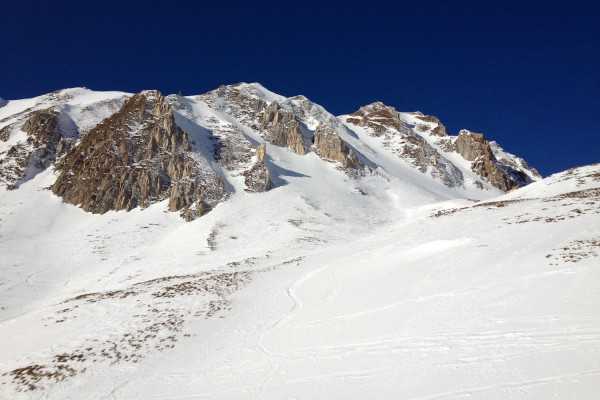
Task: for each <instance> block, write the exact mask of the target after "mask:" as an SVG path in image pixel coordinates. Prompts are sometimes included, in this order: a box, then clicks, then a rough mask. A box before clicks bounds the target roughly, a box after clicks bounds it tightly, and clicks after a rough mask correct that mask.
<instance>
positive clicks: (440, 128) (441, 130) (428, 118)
mask: <svg viewBox="0 0 600 400" xmlns="http://www.w3.org/2000/svg"><path fill="white" fill-rule="evenodd" d="M416 118H417V119H419V120H421V121H423V122H430V123H434V124H436V126H435V128H433V129H431V131H430V132H431V134H432V135H434V136H439V137H447V136H448V131H447V130H446V127H445V126H444V125H442V123H441V122H440V120H439V119H437V118H436V117H434V116H432V115H423V114H422V113H417V115H416ZM417 130H419V131H421V132H426V131H429V126H428V125H424V124H422V125H417Z"/></svg>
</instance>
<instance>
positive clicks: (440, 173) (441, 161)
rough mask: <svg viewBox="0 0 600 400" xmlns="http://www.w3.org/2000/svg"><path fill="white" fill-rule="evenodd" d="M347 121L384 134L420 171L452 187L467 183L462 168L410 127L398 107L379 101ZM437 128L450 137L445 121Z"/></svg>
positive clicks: (427, 119)
mask: <svg viewBox="0 0 600 400" xmlns="http://www.w3.org/2000/svg"><path fill="white" fill-rule="evenodd" d="M419 118H421V119H422V121H424V122H436V123H439V121H438V120H437V118H435V117H427V116H420V117H419ZM346 121H347V122H348V123H350V124H353V125H356V126H359V127H362V128H365V131H366V132H368V133H369V134H371V135H373V136H376V137H380V138H381V139H382V144H383V146H384V147H386V148H388V149H389V150H391V151H392V152H393V153H394V154H396V155H397V156H398V157H399V158H401V159H403V160H404V161H406V162H408V163H409V164H411V165H412V166H413V167H414V168H416V169H418V170H419V171H420V172H422V173H430V174H431V176H433V177H434V178H437V179H439V180H440V181H442V182H443V183H444V184H445V185H446V186H449V187H458V186H463V180H464V178H463V174H462V172H461V171H460V169H459V168H457V167H456V166H455V165H454V164H452V162H450V161H449V160H448V159H447V158H445V157H444V156H443V155H442V154H441V153H440V152H439V151H438V150H437V149H436V148H435V147H433V146H432V145H430V144H429V143H428V142H427V141H426V140H425V139H423V137H421V136H419V135H417V133H416V132H415V131H414V130H412V129H410V128H409V127H408V126H407V125H406V124H405V123H404V121H403V120H402V118H401V116H400V113H399V112H398V111H396V109H395V108H394V107H388V106H386V105H385V104H383V103H381V102H376V103H373V104H370V105H368V106H364V107H361V108H360V109H359V110H358V111H356V112H355V113H353V114H350V115H349V116H348V118H347V119H346ZM423 126H424V125H423ZM423 126H421V130H422V129H423ZM434 130H435V135H437V136H447V134H446V129H445V127H444V126H443V125H441V124H439V125H438V127H436V128H435V129H434Z"/></svg>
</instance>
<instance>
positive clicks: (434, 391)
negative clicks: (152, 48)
mask: <svg viewBox="0 0 600 400" xmlns="http://www.w3.org/2000/svg"><path fill="white" fill-rule="evenodd" d="M245 88H246V89H247V90H249V91H250V92H251V93H252V95H251V96H256V97H255V98H254V100H257V99H262V101H265V102H273V101H277V102H280V103H281V107H282V108H283V109H287V110H296V111H295V112H296V113H297V114H298V115H302V119H301V120H302V121H304V125H302V130H303V135H309V134H310V132H314V130H315V129H316V128H317V126H318V124H319V123H329V124H331V125H333V126H335V129H336V130H337V132H338V134H339V135H340V137H342V139H343V140H344V141H345V142H346V143H347V144H348V146H350V147H351V148H352V149H353V150H355V151H356V152H357V154H359V157H360V161H361V163H363V164H362V165H365V166H367V168H365V169H363V170H362V171H360V173H359V172H353V173H349V172H348V170H345V169H343V168H340V166H339V165H338V164H337V163H335V162H328V161H325V160H323V159H322V158H321V157H320V156H319V155H318V154H316V152H312V151H311V152H308V153H307V154H304V155H299V154H296V153H294V152H292V151H290V149H288V148H286V147H281V146H275V145H269V146H268V147H267V156H266V162H265V163H266V165H267V167H268V168H269V170H270V171H271V177H272V180H273V183H274V188H273V189H271V190H269V191H266V192H262V193H253V192H250V191H247V190H244V179H243V176H242V175H241V171H243V170H245V169H246V168H247V167H248V166H249V165H251V164H252V163H253V162H256V160H255V156H252V158H250V157H249V158H243V157H242V158H239V159H237V158H235V159H233V160H234V161H235V162H232V163H230V164H223V163H222V162H220V163H217V162H214V163H211V165H210V168H212V169H213V170H214V171H215V172H216V173H218V174H219V175H220V176H221V177H222V179H223V181H224V182H226V188H227V191H228V198H227V200H226V201H224V202H222V203H220V204H218V205H217V206H216V207H215V208H214V209H213V210H212V211H210V212H209V213H207V214H205V215H203V216H201V217H200V218H198V219H196V220H194V221H192V222H185V221H184V220H183V219H182V218H180V216H179V214H178V213H175V212H168V210H167V207H166V200H165V201H162V202H157V203H155V204H152V205H150V206H149V207H147V208H145V209H140V208H135V209H133V210H132V211H129V212H126V211H118V212H116V211H109V212H107V213H105V214H102V215H98V214H91V213H87V212H84V211H83V210H82V209H81V208H78V207H76V206H74V205H70V204H66V203H64V202H63V201H62V199H61V198H59V197H57V196H55V195H54V194H52V192H51V191H49V190H48V189H47V188H48V187H49V186H50V185H52V183H53V182H54V181H55V179H56V172H55V170H54V167H53V166H51V167H49V168H47V169H45V170H42V171H37V173H36V174H34V175H32V176H31V177H30V179H28V180H26V181H23V182H22V183H21V184H20V187H19V188H18V189H16V190H6V189H4V188H2V189H0V253H1V254H2V257H1V259H0V306H1V309H0V337H1V338H2V340H0V374H2V376H1V383H2V384H1V385H0V398H7V399H42V398H43V399H72V398H82V399H83V398H85V399H138V398H139V399H195V398H199V399H200V398H209V399H251V398H258V399H331V398H346V399H368V398H381V399H464V398H469V399H507V398H515V399H547V398H560V399H593V398H596V397H597V396H598V393H600V295H599V293H600V165H594V166H587V167H582V168H578V169H574V170H569V171H566V172H564V173H561V174H557V175H553V176H551V177H548V178H546V179H544V180H541V181H538V182H535V183H532V184H530V185H528V186H526V187H524V188H520V189H517V190H514V191H512V192H509V193H507V194H504V195H501V196H500V192H499V191H498V190H495V189H494V188H491V187H483V188H482V189H481V188H478V187H477V186H476V185H475V184H474V182H475V181H476V179H479V178H478V177H476V176H475V175H473V174H470V173H469V172H468V171H469V170H468V169H465V168H464V166H460V165H459V164H460V163H461V162H462V161H461V160H458V161H457V160H454V161H456V163H457V168H463V170H462V175H463V178H464V180H465V182H467V183H465V184H464V186H462V187H448V186H445V185H444V184H442V183H441V181H439V179H437V178H436V175H435V174H429V172H431V171H432V169H427V170H426V173H423V172H420V171H416V170H414V168H413V167H411V166H410V165H409V164H408V163H407V162H406V161H405V160H402V159H398V157H397V156H396V155H395V153H394V152H393V151H392V150H393V148H394V147H393V146H391V147H390V146H388V147H385V146H381V144H380V143H379V142H380V141H382V140H380V139H379V138H378V137H374V136H368V135H369V132H368V129H362V128H360V127H358V128H357V127H354V128H353V127H352V126H350V125H351V124H350V123H348V122H347V118H345V117H343V118H340V119H336V118H335V117H333V116H331V115H330V114H328V113H326V111H324V110H323V109H322V108H320V106H317V105H314V104H312V103H307V101H308V100H306V99H305V98H302V97H296V98H290V99H285V98H282V97H280V96H277V95H275V94H273V93H271V92H269V91H267V90H266V89H264V88H262V87H261V86H259V85H248V86H246V87H245ZM246 89H245V90H246ZM77 93H79V94H77V95H82V94H81V93H83V92H77ZM83 94H85V93H83ZM126 96H128V95H126V94H119V93H113V94H107V95H106V96H105V98H106V99H107V100H110V101H109V103H110V104H115V103H114V102H115V101H116V100H115V99H118V101H121V100H122V99H121V97H126ZM169 98H170V99H171V101H172V102H173V104H174V109H175V113H176V115H175V121H176V122H177V124H178V125H179V126H180V127H182V128H183V129H184V130H186V131H187V132H188V133H189V135H190V140H193V141H194V142H195V146H196V147H195V149H196V151H197V154H198V157H199V159H200V158H201V157H202V158H201V159H202V160H207V159H208V160H210V158H209V157H208V154H209V152H210V149H211V140H212V139H210V137H211V136H210V135H213V134H214V135H218V136H219V138H221V139H222V140H224V143H226V144H227V143H228V144H229V145H230V146H234V144H232V142H231V141H232V140H236V142H235V143H237V144H240V143H241V144H240V145H239V146H240V147H235V146H237V144H236V145H235V146H234V147H235V148H234V150H235V151H239V152H241V151H242V150H243V151H246V150H250V149H252V148H253V147H254V146H256V145H257V144H258V143H262V142H263V141H264V140H265V138H264V137H263V136H262V134H261V132H260V131H259V130H257V129H254V128H253V123H254V122H253V120H251V115H249V114H246V113H245V112H244V109H240V108H236V107H238V104H236V103H231V102H230V101H229V100H227V98H226V96H225V95H222V94H219V93H209V94H205V95H201V96H190V97H185V98H177V96H169ZM250 100H252V98H251V97H250ZM94 101H95V100H94ZM94 104H96V103H94ZM103 104H108V103H103ZM11 106H15V105H14V103H13V104H12V105H11V102H9V103H8V105H7V106H5V107H11ZM5 107H3V109H4V108H5ZM97 107H98V106H94V109H97ZM294 107H295V108H294ZM98 109H99V110H104V108H98ZM403 118H404V119H405V120H409V119H410V118H412V116H411V115H404V117H403ZM73 121H74V123H75V125H77V126H79V125H80V124H81V122H79V120H78V119H77V118H73ZM409 122H410V121H409ZM348 126H350V128H348ZM15 129H16V130H15V132H13V133H12V134H11V135H21V136H22V135H23V133H22V132H20V131H18V129H17V128H15ZM79 134H81V135H85V131H83V130H81V129H80V130H79ZM11 137H13V136H11ZM14 137H17V136H14ZM422 137H423V140H425V141H428V143H431V146H432V147H433V148H436V146H438V147H439V148H440V149H441V148H442V145H441V144H440V143H441V142H439V141H438V140H437V139H436V138H435V137H433V136H430V135H429V133H427V132H426V131H425V132H423V135H422ZM15 140H17V139H15ZM227 140H229V142H228V141H227ZM244 141H245V142H244ZM392 145H394V144H393V143H392ZM401 145H402V143H401V142H400V141H399V142H398V148H400V147H399V146H401ZM240 149H241V150H240ZM390 149H392V150H390ZM493 150H494V151H496V153H497V154H498V158H500V155H501V153H500V152H501V151H502V150H501V149H500V148H499V147H498V148H494V149H493ZM440 151H441V150H440ZM233 154H238V153H236V152H234V153H233ZM239 154H241V153H239ZM440 154H443V157H445V159H450V158H452V157H455V156H454V155H452V154H450V155H448V154H449V153H448V154H446V153H440ZM509 156H510V155H506V156H504V157H506V158H508V157H509ZM510 157H512V156H510ZM440 160H441V158H440ZM515 160H516V159H515ZM450 161H452V160H450ZM203 162H204V161H203ZM511 162H518V160H517V161H513V159H511ZM472 198H477V199H479V201H475V200H470V199H472ZM482 199H483V200H482Z"/></svg>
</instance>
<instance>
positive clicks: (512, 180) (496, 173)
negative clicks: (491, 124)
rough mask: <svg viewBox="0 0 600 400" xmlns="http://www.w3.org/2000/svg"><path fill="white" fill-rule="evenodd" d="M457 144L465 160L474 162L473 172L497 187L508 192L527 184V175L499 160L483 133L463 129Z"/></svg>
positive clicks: (457, 149)
mask: <svg viewBox="0 0 600 400" xmlns="http://www.w3.org/2000/svg"><path fill="white" fill-rule="evenodd" d="M455 146H456V151H457V152H458V153H459V154H460V155H461V156H462V157H463V158H464V159H465V160H467V161H472V162H473V163H472V165H471V169H472V170H473V172H475V173H476V174H477V175H479V176H481V177H483V178H485V179H486V180H487V181H488V182H490V183H491V184H492V185H494V186H495V187H497V188H499V189H501V190H503V191H505V192H507V191H509V190H512V189H516V188H518V187H520V186H524V185H525V184H527V175H526V174H525V173H524V172H523V171H519V170H518V169H516V168H511V167H509V166H506V165H502V164H501V163H499V162H498V160H497V159H496V157H495V156H494V153H493V152H492V148H491V147H490V143H489V142H488V141H487V140H485V138H484V136H483V134H481V133H473V132H471V131H468V130H464V129H463V130H462V131H460V133H459V134H458V137H457V138H456V141H455ZM536 173H537V171H536Z"/></svg>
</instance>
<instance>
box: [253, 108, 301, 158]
mask: <svg viewBox="0 0 600 400" xmlns="http://www.w3.org/2000/svg"><path fill="white" fill-rule="evenodd" d="M261 124H262V128H263V129H264V130H266V131H267V135H266V136H267V140H268V141H269V142H270V143H271V144H273V145H275V146H282V147H288V148H289V149H290V150H292V151H293V152H294V153H296V154H300V155H304V154H306V153H307V152H308V150H307V148H306V142H305V140H304V136H302V132H301V131H300V121H299V120H298V118H297V117H296V116H295V115H294V114H293V113H292V112H289V111H286V110H283V109H282V108H281V107H280V106H279V104H278V103H277V102H276V101H273V102H271V104H269V105H268V106H267V107H266V108H265V110H264V112H263V114H262V118H261Z"/></svg>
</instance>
